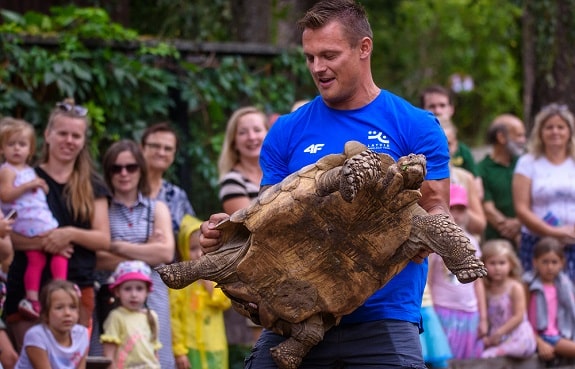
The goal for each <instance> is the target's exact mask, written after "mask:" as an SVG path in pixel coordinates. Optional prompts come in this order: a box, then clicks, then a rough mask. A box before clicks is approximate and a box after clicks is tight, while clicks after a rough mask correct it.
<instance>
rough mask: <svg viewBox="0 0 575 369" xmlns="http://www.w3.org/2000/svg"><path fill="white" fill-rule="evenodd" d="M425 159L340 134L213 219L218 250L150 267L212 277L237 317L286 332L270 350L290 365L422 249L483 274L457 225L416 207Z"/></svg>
mask: <svg viewBox="0 0 575 369" xmlns="http://www.w3.org/2000/svg"><path fill="white" fill-rule="evenodd" d="M425 165H426V161H425V157H424V156H423V155H414V154H411V155H408V156H404V157H401V158H400V159H399V160H398V161H397V163H396V162H395V161H394V160H393V158H392V157H391V156H389V155H386V154H377V153H374V152H372V151H370V150H368V149H367V148H366V146H364V145H363V144H361V143H359V142H355V141H350V142H348V143H346V145H345V149H344V153H342V154H333V155H328V156H325V157H323V158H322V159H320V160H319V161H318V162H316V163H315V164H311V165H308V166H306V167H304V168H302V169H301V170H299V171H298V172H296V173H293V174H292V175H290V176H288V177H287V178H285V179H284V180H283V181H282V182H280V183H278V184H276V185H275V186H272V187H270V188H268V189H267V190H266V191H264V192H263V193H262V194H261V195H260V196H259V197H258V198H257V199H256V200H255V201H254V202H253V203H252V204H251V205H250V206H249V207H248V208H246V209H242V210H239V211H237V212H235V213H234V214H232V215H231V217H230V218H229V219H228V220H226V221H224V222H222V223H220V224H219V225H218V228H219V229H221V230H222V243H223V246H222V247H221V248H220V249H219V250H217V251H215V252H212V253H209V254H206V255H204V256H203V257H202V258H201V259H200V260H197V261H186V262H181V263H175V264H171V265H166V266H161V267H158V268H156V270H157V271H158V272H159V273H160V275H161V277H162V280H163V281H164V283H166V284H167V285H168V286H169V287H170V288H183V287H185V286H187V285H189V284H190V283H192V282H194V281H196V280H198V279H208V280H212V281H215V282H217V283H218V287H220V288H221V289H222V290H223V291H224V292H225V293H226V295H228V296H229V297H230V298H231V299H232V302H233V306H234V308H235V309H236V310H238V311H239V312H240V313H241V314H243V315H245V316H247V317H249V318H251V319H252V320H253V321H254V322H255V323H257V324H261V325H262V326H264V327H265V328H268V329H271V330H273V331H274V332H276V333H278V334H281V335H284V336H286V337H287V338H286V340H285V341H284V342H282V343H281V344H279V345H277V346H276V347H274V348H272V349H271V354H272V357H273V358H274V360H275V361H276V363H277V365H278V367H279V368H280V369H295V368H297V367H298V366H299V365H300V363H301V360H302V359H303V357H304V356H305V355H306V354H307V353H308V351H309V350H310V349H311V348H312V347H313V346H314V345H316V344H317V343H319V342H320V341H321V340H322V339H323V335H324V333H325V332H326V331H327V330H328V329H330V328H331V327H332V326H334V325H336V324H338V323H339V321H340V319H341V317H342V316H343V315H346V314H349V313H351V312H352V311H354V310H355V309H356V308H357V307H359V306H360V305H362V304H363V302H364V301H365V300H366V299H367V298H368V297H369V296H371V295H372V294H373V293H374V292H375V291H376V290H378V289H379V288H381V287H382V286H383V285H385V284H386V283H387V282H388V281H389V280H390V279H391V278H392V277H393V276H395V275H396V274H397V273H399V272H400V271H401V270H402V269H403V268H404V267H405V266H406V265H407V263H408V262H409V261H410V259H411V258H413V257H414V256H416V255H417V254H418V253H419V251H421V249H422V248H424V249H428V250H431V251H434V252H436V253H437V254H439V255H440V256H441V257H442V258H443V260H444V261H445V264H446V266H447V267H448V268H449V269H450V270H451V271H452V272H453V274H455V275H456V276H457V278H458V279H459V280H460V281H461V282H463V283H467V282H471V281H473V280H475V279H476V278H479V277H483V276H485V275H486V274H487V271H486V269H485V267H484V265H483V263H482V262H481V261H480V260H478V259H477V258H476V257H475V249H474V248H473V246H472V245H471V244H470V242H469V239H468V238H467V237H466V236H465V234H464V233H463V231H462V230H461V228H460V227H459V226H458V225H457V224H455V223H454V222H453V221H451V219H450V218H449V217H448V216H447V215H445V214H441V215H429V214H428V213H427V212H426V211H425V210H424V209H423V208H422V207H420V206H419V205H418V203H417V202H418V200H419V199H420V198H421V192H420V191H419V188H420V187H421V184H422V182H423V180H424V177H425V173H426V168H425Z"/></svg>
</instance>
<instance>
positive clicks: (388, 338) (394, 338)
mask: <svg viewBox="0 0 575 369" xmlns="http://www.w3.org/2000/svg"><path fill="white" fill-rule="evenodd" d="M285 339H286V338H285V337H283V336H280V335H277V334H275V333H273V332H271V331H269V330H264V331H263V332H262V334H261V335H260V338H259V340H258V342H256V344H255V345H254V347H253V348H252V352H251V354H250V356H249V357H248V358H247V359H246V361H245V369H272V368H273V369H276V368H277V366H276V364H275V362H274V361H273V359H272V357H271V355H270V348H272V347H274V346H276V345H278V344H279V343H281V342H282V341H284V340H285ZM311 368H314V369H321V368H324V369H328V368H329V369H344V368H345V369H353V368H361V369H376V368H377V369H383V368H415V369H425V368H426V366H425V364H424V362H423V357H422V353H421V344H420V341H419V329H418V326H417V324H414V323H409V322H404V321H399V320H377V321H373V322H366V323H357V324H342V325H339V326H337V327H333V328H331V329H330V330H329V331H327V332H326V334H325V336H324V339H323V340H322V341H321V342H320V343H319V344H318V345H316V346H314V347H313V348H312V349H311V350H310V351H309V353H308V354H307V355H306V357H305V358H304V360H303V362H302V363H301V365H300V369H311Z"/></svg>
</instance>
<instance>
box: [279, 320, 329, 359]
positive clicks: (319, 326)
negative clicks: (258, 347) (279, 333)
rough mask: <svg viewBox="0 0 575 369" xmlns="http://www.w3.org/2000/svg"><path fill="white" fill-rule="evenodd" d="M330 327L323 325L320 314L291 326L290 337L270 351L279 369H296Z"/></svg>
mask: <svg viewBox="0 0 575 369" xmlns="http://www.w3.org/2000/svg"><path fill="white" fill-rule="evenodd" d="M329 328H331V325H328V326H327V327H326V325H325V324H324V322H323V320H322V318H321V315H320V314H314V315H312V316H310V317H309V319H306V320H304V321H303V322H301V323H299V324H293V325H291V328H290V329H291V335H290V337H289V338H288V339H286V340H285V341H283V342H282V343H280V344H279V345H277V346H275V347H272V348H271V349H270V352H271V355H272V358H273V359H274V361H275V362H276V364H277V366H278V368H279V369H297V368H299V366H300V364H301V362H302V360H303V358H304V357H305V355H307V353H308V352H309V350H310V349H311V348H312V347H313V346H315V345H317V344H318V343H319V342H321V340H322V339H323V335H324V333H325V331H326V330H327V329H329Z"/></svg>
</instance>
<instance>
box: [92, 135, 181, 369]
mask: <svg viewBox="0 0 575 369" xmlns="http://www.w3.org/2000/svg"><path fill="white" fill-rule="evenodd" d="M102 170H103V171H104V179H105V180H106V184H107V185H108V187H109V188H110V191H111V192H112V199H111V201H110V209H109V213H110V230H111V237H112V243H111V247H110V250H109V251H101V252H99V253H98V269H99V270H104V271H107V273H105V274H107V275H108V276H110V275H111V274H112V272H113V271H114V270H115V268H116V266H117V265H118V264H119V263H120V262H121V261H125V260H141V261H143V262H145V263H147V264H149V265H150V266H151V267H154V266H157V265H159V264H163V263H169V262H172V260H173V257H174V250H175V246H174V236H173V232H172V222H171V217H170V212H169V210H168V207H167V206H166V204H164V203H163V202H161V201H156V200H154V199H151V198H150V197H149V195H150V184H149V183H148V177H147V174H148V170H147V166H146V160H145V159H144V156H143V155H142V151H141V150H140V148H139V146H138V144H137V143H136V142H134V141H131V140H121V141H119V142H116V143H114V144H113V145H112V146H110V148H109V149H108V150H107V151H106V153H105V154H104V158H103V164H102ZM152 281H153V285H154V288H153V290H152V292H151V293H150V295H149V296H148V301H147V302H148V307H149V308H150V309H151V310H153V311H155V312H156V313H157V314H158V320H159V326H160V330H159V339H160V342H161V343H162V348H161V349H160V351H159V356H160V363H161V366H162V368H173V367H174V355H173V353H172V338H171V329H170V306H169V303H168V301H169V297H168V288H167V286H166V285H165V284H164V283H163V282H162V280H161V278H160V276H159V275H158V273H156V272H155V271H153V272H152ZM106 287H107V286H104V287H102V288H106ZM99 323H101V322H99ZM98 325H99V324H98ZM95 329H97V327H96V326H95ZM98 333H101V332H97V331H96V330H95V331H94V335H93V337H94V336H95V337H98ZM99 350H101V346H100V345H99V343H98V340H97V339H96V340H94V339H93V340H92V344H91V348H90V354H91V355H101V354H102V351H99Z"/></svg>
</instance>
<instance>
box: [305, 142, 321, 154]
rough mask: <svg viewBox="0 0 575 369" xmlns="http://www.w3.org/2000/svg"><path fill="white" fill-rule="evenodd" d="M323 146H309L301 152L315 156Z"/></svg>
mask: <svg viewBox="0 0 575 369" xmlns="http://www.w3.org/2000/svg"><path fill="white" fill-rule="evenodd" d="M324 146H325V144H311V145H309V146H308V147H306V148H305V150H304V151H303V152H308V153H310V154H317V152H318V151H320V150H321V149H322V147H324Z"/></svg>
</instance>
